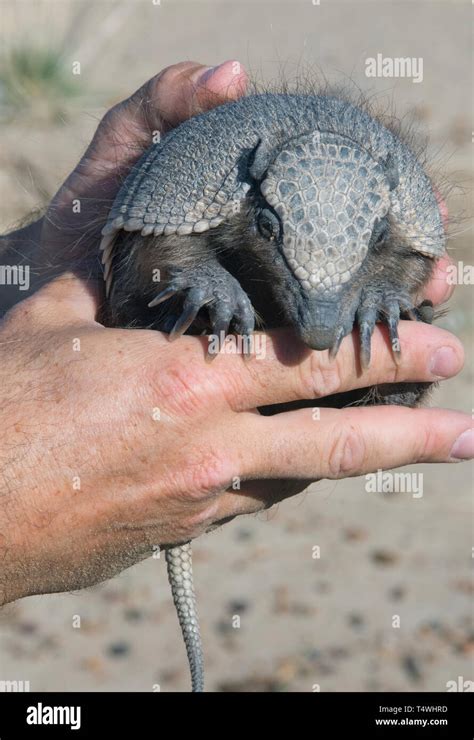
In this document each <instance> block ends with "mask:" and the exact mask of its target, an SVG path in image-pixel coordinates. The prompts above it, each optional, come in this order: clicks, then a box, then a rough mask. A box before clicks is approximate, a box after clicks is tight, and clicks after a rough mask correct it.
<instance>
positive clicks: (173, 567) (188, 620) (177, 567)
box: [166, 542, 204, 691]
mask: <svg viewBox="0 0 474 740" xmlns="http://www.w3.org/2000/svg"><path fill="white" fill-rule="evenodd" d="M166 563H167V566H168V578H169V582H170V586H171V593H172V594H173V601H174V605H175V607H176V611H177V614H178V619H179V624H180V627H181V631H182V633H183V638H184V644H185V646H186V652H187V654H188V661H189V668H190V670H191V685H192V691H204V660H203V654H202V643H201V634H200V632H199V621H198V616H197V609H196V597H195V595H194V585H193V559H192V551H191V543H190V542H187V543H186V544H185V545H179V546H178V547H172V548H170V549H168V550H166Z"/></svg>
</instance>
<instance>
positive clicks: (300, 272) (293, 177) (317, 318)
mask: <svg viewBox="0 0 474 740" xmlns="http://www.w3.org/2000/svg"><path fill="white" fill-rule="evenodd" d="M391 188H392V183H391V182H390V178H388V177H387V172H386V168H385V167H384V164H383V163H380V162H377V161H375V160H374V159H373V158H372V157H371V156H370V155H369V154H368V153H367V152H366V151H365V150H364V149H362V148H360V147H358V146H357V145H356V144H355V143H354V142H353V141H351V140H350V139H347V138H345V137H342V136H338V135H335V134H329V133H321V132H315V133H312V134H309V135H306V136H303V137H299V138H297V139H293V140H290V141H289V142H287V144H285V146H284V147H283V148H282V149H281V150H280V152H279V153H278V155H277V156H276V158H275V159H274V160H273V162H272V163H271V164H270V165H269V166H268V168H267V170H266V175H265V179H264V180H263V181H262V182H261V185H260V190H261V192H262V195H263V197H264V198H265V200H266V201H267V203H268V204H269V205H270V206H271V207H272V208H273V210H274V212H275V213H276V214H277V216H278V218H279V220H280V223H281V243H280V248H281V250H282V252H283V255H284V259H285V261H286V263H287V266H288V268H289V269H290V270H291V272H292V274H293V276H294V278H295V279H296V281H297V282H298V287H299V291H298V304H299V305H298V314H299V329H300V334H301V337H302V339H303V340H304V341H305V342H306V343H307V344H308V345H309V346H311V347H313V348H314V349H327V348H329V347H332V346H333V345H334V343H335V341H336V335H337V331H338V328H339V318H340V304H341V298H342V296H343V294H344V286H345V285H346V284H347V283H348V282H349V281H350V280H351V279H352V278H353V276H354V275H355V273H357V271H358V270H359V269H360V267H361V265H362V263H363V261H364V259H365V257H366V255H367V252H368V250H369V246H370V244H371V240H372V238H373V234H374V229H375V228H376V226H377V223H379V222H380V221H381V220H382V219H383V218H384V217H385V216H386V214H387V212H388V210H389V207H390V190H391Z"/></svg>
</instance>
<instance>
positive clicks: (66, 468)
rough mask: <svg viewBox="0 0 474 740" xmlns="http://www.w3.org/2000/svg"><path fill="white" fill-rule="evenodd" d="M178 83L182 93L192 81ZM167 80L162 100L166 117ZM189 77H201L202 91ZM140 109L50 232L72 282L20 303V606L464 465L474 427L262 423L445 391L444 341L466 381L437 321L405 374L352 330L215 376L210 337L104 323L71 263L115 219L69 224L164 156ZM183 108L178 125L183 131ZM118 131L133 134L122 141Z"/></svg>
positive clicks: (409, 416) (6, 437)
mask: <svg viewBox="0 0 474 740" xmlns="http://www.w3.org/2000/svg"><path fill="white" fill-rule="evenodd" d="M171 69H173V68H171ZM218 69H219V70H221V71H220V72H219V74H222V75H223V76H222V78H221V83H222V85H223V88H222V89H224V88H225V89H227V90H229V91H232V94H234V93H235V94H239V92H240V91H241V88H242V85H241V83H240V82H237V85H236V87H234V86H231V85H230V78H229V76H228V74H229V72H230V70H229V68H228V65H227V71H226V66H224V68H223V69H222V68H218ZM190 73H191V76H192V75H193V74H198V71H196V70H195V69H192V71H190ZM167 74H168V75H169V77H170V81H173V85H174V84H176V77H174V76H173V75H174V74H175V73H173V74H172V73H171V72H169V71H168V72H167ZM226 75H227V77H226ZM178 77H179V75H178ZM210 79H212V78H210ZM241 79H242V80H243V79H244V78H241ZM164 81H166V77H165V78H163V77H161V85H162V87H161V93H160V96H158V97H159V99H160V100H161V99H162V100H163V101H164V102H163V105H164V106H165V109H166V105H165V102H166V101H167V100H168V101H169V97H168V96H167V94H166V93H165V90H166V86H165V87H163V85H164ZM188 81H189V78H188V77H187V76H186V74H184V75H183V76H182V77H181V82H182V83H183V84H184V89H186V85H188ZM242 84H243V82H242ZM152 86H153V85H152ZM191 93H192V95H195V94H196V89H195V84H194V82H193V84H192V85H190V86H188V104H187V107H186V105H185V107H184V108H183V109H182V110H185V111H187V112H188V113H189V112H193V109H192V108H190V107H189V95H191ZM175 94H176V91H175V92H173V93H171V100H173V97H172V96H173V95H175ZM192 95H191V97H192ZM202 95H203V96H204V99H205V98H206V94H205V93H204V92H202ZM134 98H135V107H132V108H131V107H130V101H129V102H128V103H127V102H126V103H124V104H121V106H122V107H120V106H119V107H118V109H117V110H118V111H121V114H120V113H119V112H118V113H117V118H116V119H115V122H114V125H113V127H112V128H109V127H108V126H109V123H110V117H109V118H108V117H107V116H106V118H105V124H104V127H103V129H102V134H101V133H100V128H99V131H98V133H97V134H96V137H95V139H94V142H95V143H94V142H93V144H92V145H91V148H90V149H89V150H88V153H89V154H87V153H86V155H85V161H84V160H83V163H82V164H81V165H80V166H79V168H78V170H76V171H75V173H73V175H72V176H71V177H70V178H69V179H68V181H67V183H66V185H65V186H64V187H63V188H62V189H61V190H60V191H59V193H58V195H57V196H56V198H55V201H54V207H53V206H52V207H51V214H55V221H54V223H52V222H51V219H50V220H46V221H45V222H44V224H42V237H43V238H42V249H43V250H45V253H46V254H49V255H50V262H51V263H53V262H55V264H56V265H57V270H58V272H62V273H63V274H62V276H61V278H59V279H56V280H55V281H54V282H52V283H51V284H50V285H49V286H48V287H46V288H43V289H42V290H40V291H39V292H38V293H37V294H36V295H34V296H32V297H31V298H30V299H28V300H27V301H25V302H23V303H22V304H19V305H18V306H17V308H16V309H15V310H14V311H12V312H10V314H9V315H8V317H7V320H6V321H5V322H4V325H3V327H2V330H1V334H2V336H1V341H2V344H1V350H0V354H1V361H0V368H1V370H0V375H1V379H2V381H3V387H4V388H5V389H6V390H5V399H6V402H5V405H4V410H3V418H2V424H1V429H2V431H1V433H0V448H1V450H2V455H3V459H4V465H2V472H3V477H4V481H5V494H4V496H3V497H2V499H1V500H2V506H1V508H0V531H2V532H3V541H0V544H1V547H2V550H3V553H4V556H3V565H4V579H3V584H0V589H1V588H3V591H4V593H3V600H4V601H8V600H13V599H16V598H19V597H21V596H24V595H26V594H30V593H46V592H51V591H58V590H67V589H71V588H79V587H85V586H88V585H91V584H92V583H95V582H97V581H99V580H103V579H104V578H107V577H110V576H111V575H113V574H114V573H116V572H118V571H120V570H122V569H123V568H125V567H127V566H128V565H131V564H132V563H134V562H136V561H137V560H139V559H141V558H143V557H146V556H147V555H148V554H149V553H150V551H151V548H152V547H153V545H162V544H174V543H176V542H182V541H185V540H188V539H191V538H193V537H195V536H198V535H199V534H200V533H202V532H203V531H206V530H209V529H210V528H212V527H213V526H215V525H216V523H220V522H223V521H226V520H228V519H229V518H232V517H233V516H235V515H237V514H242V513H250V512H252V511H256V510H258V509H259V508H263V507H265V506H269V505H271V504H272V503H274V502H275V501H276V500H280V499H281V498H283V497H284V496H286V495H290V494H291V493H294V492H295V490H299V489H301V487H304V486H305V485H306V481H307V480H312V479H317V478H321V477H345V476H347V475H356V474H360V473H363V472H367V471H369V470H372V469H377V468H379V467H383V468H386V467H393V466H394V465H401V464H406V463H407V462H414V461H417V460H423V461H428V460H432V461H437V460H444V459H447V458H448V457H449V455H450V450H451V446H452V444H453V443H454V440H455V438H456V437H457V436H458V435H459V434H460V433H462V432H463V431H465V430H466V429H468V427H469V426H470V417H468V416H467V415H463V414H458V413H455V412H450V411H437V410H432V411H426V410H408V409H398V408H388V407H385V408H378V409H346V410H342V411H336V410H334V409H322V410H321V418H320V420H319V421H318V422H317V423H316V422H315V421H313V417H312V414H311V411H310V410H309V409H303V410H301V411H297V412H288V413H285V414H281V415H278V416H275V417H271V418H264V417H260V416H259V415H258V414H257V412H256V407H257V406H262V405H265V404H275V403H283V402H286V401H292V400H298V399H307V398H314V399H315V400H316V399H317V398H319V397H321V396H325V395H328V394H331V393H335V392H342V391H344V390H349V389H351V388H355V387H364V386H366V385H369V384H373V383H386V382H393V381H395V380H396V381H397V382H400V381H403V380H405V381H410V380H417V381H423V380H433V379H435V378H436V377H437V375H433V374H432V373H431V372H430V371H429V370H428V364H429V358H430V357H431V356H432V354H433V352H434V350H435V348H436V347H440V346H448V347H451V348H452V349H453V351H454V364H453V365H452V366H451V368H447V367H445V369H444V374H445V375H447V376H449V375H452V374H455V373H456V372H457V371H458V370H459V369H460V367H461V365H462V348H461V347H460V344H459V342H458V341H457V340H455V339H454V338H453V337H452V336H450V335H449V334H447V333H446V332H443V331H441V330H439V329H436V328H434V327H430V326H426V325H423V324H415V323H411V322H402V324H401V326H400V338H401V341H402V346H403V359H402V363H401V365H400V367H395V366H394V364H393V360H392V358H391V353H390V351H389V347H388V345H387V343H386V342H385V340H384V334H383V329H380V328H377V330H376V333H375V337H374V345H373V361H372V367H371V369H370V370H368V371H366V372H365V373H361V374H360V373H359V370H358V365H357V360H356V355H357V350H356V349H355V347H354V345H353V340H352V338H351V337H347V338H346V339H345V340H344V342H343V344H342V346H341V349H340V351H339V354H338V357H337V360H336V361H335V362H331V363H330V362H329V361H328V358H327V353H316V352H307V351H306V350H305V351H304V352H303V354H302V348H301V345H298V344H297V343H296V340H295V339H294V338H293V337H292V336H291V335H290V334H289V333H288V332H285V331H281V332H272V334H271V335H269V336H268V337H267V355H266V358H265V360H264V361H261V360H257V359H252V360H251V361H250V362H247V363H244V362H243V361H242V360H241V358H239V357H230V356H227V355H223V356H221V357H219V358H218V359H217V360H216V361H215V362H214V364H213V365H212V366H211V367H210V366H209V365H208V364H207V363H205V361H204V360H203V357H204V354H205V353H204V351H203V342H204V341H205V340H203V339H199V338H196V337H183V338H182V339H181V340H180V342H178V343H176V344H169V343H168V342H167V341H166V338H165V337H164V336H163V335H161V334H160V333H158V332H149V331H133V332H131V331H126V330H118V329H105V328H104V327H102V326H100V325H99V324H98V323H96V322H95V316H96V310H97V305H98V300H99V298H98V290H91V285H94V283H93V282H92V283H91V281H90V280H88V281H85V280H80V279H78V278H77V274H78V273H79V270H76V275H73V274H71V273H70V272H64V270H65V269H66V267H67V266H68V265H69V263H70V262H71V263H72V264H73V266H75V265H76V258H77V264H78V265H79V264H80V265H82V264H83V262H82V259H83V255H88V254H92V253H94V254H95V252H94V250H95V246H96V237H97V235H98V231H99V230H100V224H98V223H96V222H95V220H94V218H93V217H92V212H89V213H85V212H84V211H83V217H84V221H83V222H82V226H81V228H83V229H85V230H86V233H87V234H88V238H87V239H84V240H82V241H79V242H77V241H75V240H72V241H71V238H70V237H71V230H72V231H75V229H76V228H77V223H76V222H72V224H71V223H70V222H69V221H68V219H69V218H71V213H70V209H69V206H70V204H71V200H72V199H74V198H75V197H80V198H82V199H83V200H84V202H85V203H86V205H87V204H88V203H89V202H90V203H91V207H92V206H93V207H94V208H97V207H100V206H101V205H105V203H106V202H107V203H109V202H110V199H111V198H113V195H114V192H115V191H114V188H115V189H116V188H117V186H118V180H119V179H120V178H117V172H118V173H123V171H124V170H125V169H126V168H127V166H130V164H131V162H132V161H133V158H136V157H137V156H139V153H140V152H138V153H137V151H136V150H135V151H134V152H133V154H131V149H130V144H131V141H132V140H133V136H135V138H137V135H138V134H139V132H140V131H141V134H140V135H142V136H143V140H142V141H143V147H144V146H147V145H148V143H149V139H147V136H148V135H149V133H150V122H149V120H148V123H146V124H145V127H143V126H144V124H143V123H138V124H137V121H138V119H140V118H141V114H140V111H142V110H143V109H144V104H143V103H140V99H139V98H137V94H136V95H135V96H132V99H131V100H133V99H134ZM178 99H179V95H178V97H177V98H174V100H175V102H173V104H172V106H171V108H170V111H171V112H172V111H173V110H174V109H175V108H174V107H173V106H177V107H178V108H179V105H178V104H177V102H176V101H177V100H178ZM212 99H213V100H215V94H214V96H213V97H212ZM221 102H222V98H221ZM183 104H184V103H183ZM199 105H202V103H199ZM145 107H146V106H145ZM114 110H115V109H114ZM131 112H132V115H131V118H130V117H129V115H130V113H131ZM171 112H170V113H169V114H168V118H170V119H171V120H169V121H168V124H167V125H169V124H170V123H172V122H175V121H177V120H179V119H173V118H172V117H171ZM121 115H123V116H125V118H124V122H123V128H121V121H122V118H121ZM155 115H156V120H158V121H159V120H162V119H163V118H167V116H164V114H163V113H161V114H160V112H157V113H155ZM112 118H113V116H112ZM108 122H109V123H108ZM130 122H131V123H130ZM135 124H137V125H138V131H135V130H134V129H133V126H134V125H135ZM129 125H132V131H131V138H130V140H128V139H127V137H126V132H128V133H130V129H129ZM112 131H116V132H117V131H118V132H120V131H123V134H122V135H120V136H119V138H118V139H117V136H116V134H113V135H112V133H111V132H112ZM107 132H108V133H107ZM140 135H138V140H139V141H140ZM124 137H125V140H126V141H127V142H128V143H127V145H126V146H122V145H123V143H124ZM117 142H119V143H118V144H117ZM104 163H105V165H106V166H105V169H104V166H103V165H104ZM107 163H108V165H107ZM104 171H106V172H107V173H108V174H107V177H104ZM96 187H97V188H98V189H97V190H95V188H96ZM99 192H102V194H103V196H104V197H103V199H101V198H100V197H99V195H98V193H99ZM105 194H107V197H105ZM97 200H98V201H99V204H97V203H96V201H97ZM68 209H69V210H68ZM74 224H75V225H74ZM88 229H90V232H89V231H88ZM76 236H77V234H76ZM446 290H447V289H446V287H445V286H444V283H443V281H442V280H441V278H440V277H439V276H436V275H435V279H434V280H433V281H432V284H431V286H430V289H429V295H428V297H430V298H432V299H435V300H441V299H442V298H443V297H444V295H445V292H446ZM75 340H80V343H79V345H78V344H77V341H75ZM77 346H79V347H80V351H77V352H76V351H75V347H77ZM7 348H8V353H7V351H6V350H7ZM289 357H292V358H293V359H292V361H291V363H289V362H288V361H287V360H288V358H289ZM17 389H18V390H17ZM316 405H317V404H316ZM154 410H155V411H156V410H159V413H160V420H157V419H154V418H153V415H154V413H155V411H154ZM382 432H383V433H382ZM458 454H459V453H458ZM233 479H240V481H241V484H240V486H241V487H240V490H237V491H236V490H232V491H227V492H226V488H228V487H229V482H230V481H231V480H233ZM276 479H278V480H279V482H278V484H277V483H276ZM280 479H284V480H280ZM295 480H296V483H295ZM77 481H79V484H80V489H79V490H77V489H76V488H75V482H77ZM275 489H276V490H277V492H276V493H275Z"/></svg>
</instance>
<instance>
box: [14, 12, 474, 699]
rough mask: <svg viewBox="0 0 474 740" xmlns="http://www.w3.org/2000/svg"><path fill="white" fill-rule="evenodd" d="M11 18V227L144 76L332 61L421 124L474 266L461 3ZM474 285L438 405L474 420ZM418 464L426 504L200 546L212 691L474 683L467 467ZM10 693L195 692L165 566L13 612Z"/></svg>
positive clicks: (295, 508) (348, 507)
mask: <svg viewBox="0 0 474 740" xmlns="http://www.w3.org/2000/svg"><path fill="white" fill-rule="evenodd" d="M155 3H156V4H155ZM0 13H1V27H2V37H3V38H2V53H1V58H0V118H1V120H2V133H1V148H0V196H1V197H0V221H1V228H2V230H3V231H6V230H7V229H8V228H10V227H11V226H12V225H14V224H15V222H16V221H17V219H19V218H22V217H24V216H25V215H27V214H28V213H29V212H30V211H31V210H32V209H33V208H35V207H37V206H40V205H42V204H44V203H46V202H47V201H48V200H49V199H50V197H51V196H52V195H53V194H54V192H55V191H56V189H57V188H58V186H59V185H60V184H61V182H62V181H63V179H64V178H65V176H66V175H67V174H68V173H69V171H70V170H71V169H72V168H73V167H74V165H75V164H76V163H77V161H78V159H79V157H80V155H81V154H82V152H83V151H84V149H85V147H86V145H87V143H88V142H89V141H90V138H91V136H92V134H93V132H94V130H95V128H96V126H97V123H98V121H99V120H100V117H101V116H102V115H103V113H104V112H105V110H107V109H108V108H109V107H110V106H111V105H113V104H114V103H115V102H117V101H118V100H120V99H121V98H123V97H126V96H128V95H129V94H130V93H132V92H133V91H134V90H135V89H136V88H137V87H139V86H140V85H141V84H142V83H143V82H144V81H145V80H146V79H148V78H149V77H151V76H152V75H154V74H155V73H157V72H158V71H159V70H161V69H162V68H163V67H165V66H168V65H170V64H172V63H174V62H178V61H182V60H187V59H190V60H196V61H200V62H203V63H205V64H211V65H213V64H218V63H220V62H222V61H224V60H226V59H238V60H240V61H241V63H242V64H243V65H244V66H245V67H246V68H247V69H248V70H249V71H250V72H251V74H253V75H254V76H256V77H257V78H258V79H260V80H263V81H265V80H266V81H269V82H271V81H274V80H275V79H278V78H280V77H281V75H282V73H283V74H284V75H285V76H286V77H287V78H288V79H290V80H294V79H297V78H298V76H299V75H301V74H304V75H306V74H307V72H308V69H313V70H314V69H317V70H319V73H322V75H324V77H325V78H326V79H327V80H328V81H329V82H335V83H341V82H342V83H344V84H346V85H347V86H348V87H349V88H350V89H352V90H354V89H358V88H360V90H362V91H363V92H366V93H368V94H370V95H374V96H375V99H376V101H377V103H380V105H381V107H382V108H384V107H385V108H388V109H392V108H393V110H395V111H396V113H397V115H398V116H399V117H401V118H405V117H406V118H407V119H410V120H413V121H414V122H415V123H416V125H417V129H418V131H419V134H420V136H424V135H427V136H428V137H429V140H430V148H429V161H432V162H433V164H434V168H435V169H436V170H437V171H439V172H440V173H442V175H443V178H442V180H443V181H446V183H448V184H449V187H447V188H446V189H445V192H446V193H447V200H448V206H449V209H450V213H451V215H452V226H451V231H452V235H451V240H450V252H451V255H452V257H453V259H454V260H455V261H456V262H457V263H458V262H463V263H464V265H466V266H472V264H473V256H472V251H471V250H472V231H471V228H472V224H471V223H470V221H469V218H468V217H469V215H470V214H471V213H472V177H473V170H472V142H473V140H474V139H473V136H474V134H473V125H474V124H473V122H472V36H471V34H472V31H471V22H470V21H471V14H472V5H471V3H469V2H467V0H466V1H465V2H450V1H449V0H444V1H443V2H436V1H434V0H426V1H425V2H416V1H412V2H401V1H400V0H397V2H389V1H386V2H385V1H383V2H381V1H380V0H377V1H375V0H374V1H373V2H357V3H353V2H340V1H339V0H337V1H336V0H320V3H319V2H316V0H313V2H312V0H304V2H295V1H293V0H292V1H291V2H290V0H287V1H286V2H283V3H278V2H274V1H273V0H272V1H271V2H265V1H264V0H259V1H254V2H251V3H245V2H225V1H223V0H219V1H216V2H201V1H200V0H195V1H194V2H179V1H176V0H162V2H161V3H160V2H158V1H157V0H125V1H123V2H120V1H119V0H113V1H111V2H107V1H106V0H101V1H100V2H98V1H97V0H95V2H74V1H73V0H34V2H33V1H30V0H17V1H16V2H13V1H12V0H0ZM378 53H381V54H383V56H384V57H410V58H413V57H416V58H419V57H421V58H422V59H423V81H422V82H420V83H414V82H413V81H412V80H411V79H410V78H401V79H387V78H367V77H366V76H365V69H366V67H365V60H366V59H367V58H368V57H376V56H377V54H378ZM77 61H79V62H80V64H81V74H80V75H73V74H72V66H73V63H74V62H77ZM471 270H472V267H471ZM473 290H474V288H473V286H472V285H470V284H464V285H461V286H459V288H458V290H457V291H456V295H455V297H454V299H453V300H452V301H451V303H450V311H449V313H448V315H447V316H445V317H444V318H443V319H442V321H441V324H442V325H443V326H445V327H446V328H449V329H450V330H452V331H454V332H455V333H456V334H457V335H458V336H460V337H461V339H462V340H463V341H464V342H465V344H466V348H467V362H466V367H465V369H464V371H463V373H462V375H460V376H459V377H457V378H456V379H455V380H452V381H448V382H446V383H443V385H442V388H440V389H439V390H438V391H436V393H435V395H434V399H433V401H434V403H436V404H438V405H443V406H447V407H451V408H457V409H462V410H464V411H467V412H471V410H472V409H473V407H474V400H473V394H472V374H473V357H472V329H473ZM407 472H417V473H418V472H422V473H423V497H421V498H413V497H412V495H411V494H410V493H388V494H381V493H367V492H366V489H365V486H366V481H365V479H364V478H357V479H353V480H350V481H341V482H327V481H326V482H322V483H319V484H317V485H314V486H312V487H311V488H310V489H309V490H308V491H307V492H305V493H304V494H301V495H300V496H298V497H297V498H294V499H292V500H290V501H287V502H285V503H282V504H280V505H279V506H278V507H276V508H274V509H272V510H271V511H270V512H266V513H265V514H263V515H258V516H254V517H246V518H240V519H238V520H235V521H234V522H233V523H231V524H229V525H227V526H226V527H225V528H223V529H221V530H220V531H218V532H214V533H212V534H211V535H208V536H205V537H202V538H201V539H199V540H198V541H197V542H195V545H194V560H195V568H194V570H195V581H196V588H197V593H198V598H199V605H200V615H201V625H202V632H203V639H204V645H205V654H206V663H207V688H208V690H214V691H229V690H235V691H312V690H313V686H314V685H315V684H318V685H319V687H320V690H321V691H348V690H352V691H390V690H394V691H426V690H434V691H444V690H446V684H447V682H448V681H456V682H457V681H458V680H459V677H463V678H462V679H461V682H462V680H466V679H473V678H474V676H473V657H474V629H473V622H472V595H473V583H472V580H471V577H470V569H471V567H472V562H473V556H472V541H473V540H472V535H473V531H472V526H473V516H472V515H473V508H472V492H473V485H472V484H473V469H472V466H471V465H469V464H463V465H457V466H447V465H446V466H434V465H433V466H419V467H417V468H415V467H413V468H412V469H407ZM315 548H319V551H318V550H317V549H315ZM318 552H319V555H320V557H319V558H314V557H313V554H314V553H318ZM78 616H79V617H80V628H78V627H77V624H78V620H77V617H78ZM235 617H239V618H240V627H239V628H236V627H235V624H236V621H237V620H236V619H235ZM397 617H399V620H397ZM398 623H399V626H394V625H397V624H398ZM75 625H76V626H75ZM12 679H16V680H23V681H29V682H30V688H31V690H32V691H53V690H83V691H126V690H129V691H152V690H154V687H155V690H156V685H157V684H159V685H160V688H161V690H162V691H170V690H187V689H188V669H187V662H186V657H185V652H184V647H183V645H182V641H181V636H180V633H179V629H178V625H177V620H176V616H175V613H174V608H173V605H172V602H171V597H170V593H169V588H168V584H167V579H166V573H165V563H164V561H163V560H160V559H157V560H154V559H150V560H148V561H146V562H144V563H142V564H140V565H138V566H135V567H134V568H131V569H129V570H128V571H126V572H125V573H123V574H122V575H121V576H119V577H117V578H115V579H114V580H112V581H110V582H108V583H105V584H102V585H100V586H98V587H95V588H93V589H89V590H87V591H83V592H80V593H74V594H63V595H52V596H41V597H31V598H28V599H24V600H22V601H20V602H18V603H17V604H14V605H9V606H7V607H5V608H4V609H3V610H2V611H1V612H0V681H1V680H12Z"/></svg>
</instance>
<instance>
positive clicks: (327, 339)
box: [299, 300, 339, 351]
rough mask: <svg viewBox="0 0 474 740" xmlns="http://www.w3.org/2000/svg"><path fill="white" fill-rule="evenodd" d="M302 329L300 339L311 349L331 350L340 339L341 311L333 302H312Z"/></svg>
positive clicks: (300, 328)
mask: <svg viewBox="0 0 474 740" xmlns="http://www.w3.org/2000/svg"><path fill="white" fill-rule="evenodd" d="M307 308H308V309H309V311H308V312H306V311H305V314H306V316H305V319H306V320H303V321H302V323H301V325H300V327H299V333H300V337H301V339H302V340H303V342H304V343H305V344H307V345H308V347H310V348H311V349H317V350H320V351H322V350H325V349H331V348H332V347H334V345H335V344H336V343H337V342H338V338H339V310H338V305H337V304H336V303H335V302H333V301H320V300H318V301H314V300H313V301H311V302H310V303H308V306H307Z"/></svg>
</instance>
